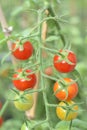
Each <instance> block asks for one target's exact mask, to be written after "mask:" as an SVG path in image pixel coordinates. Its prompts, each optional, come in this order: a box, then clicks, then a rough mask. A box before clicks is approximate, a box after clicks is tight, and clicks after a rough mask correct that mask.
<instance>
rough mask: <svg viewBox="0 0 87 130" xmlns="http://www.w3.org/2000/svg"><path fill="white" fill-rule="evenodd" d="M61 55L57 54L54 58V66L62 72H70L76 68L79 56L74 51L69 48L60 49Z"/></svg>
mask: <svg viewBox="0 0 87 130" xmlns="http://www.w3.org/2000/svg"><path fill="white" fill-rule="evenodd" d="M59 52H60V53H61V54H63V56H61V55H55V56H54V59H53V63H54V67H55V68H56V70H57V71H59V72H61V73H68V72H71V71H73V70H74V68H75V66H76V63H77V58H76V55H75V53H74V52H72V51H69V50H60V51H59Z"/></svg>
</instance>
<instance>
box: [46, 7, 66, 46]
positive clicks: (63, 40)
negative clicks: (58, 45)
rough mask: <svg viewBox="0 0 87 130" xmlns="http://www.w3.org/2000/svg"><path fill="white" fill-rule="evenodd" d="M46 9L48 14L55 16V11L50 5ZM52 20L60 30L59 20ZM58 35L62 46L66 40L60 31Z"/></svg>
mask: <svg viewBox="0 0 87 130" xmlns="http://www.w3.org/2000/svg"><path fill="white" fill-rule="evenodd" d="M48 11H49V12H50V14H51V16H52V17H55V16H56V15H55V13H54V10H53V9H52V7H51V6H49V7H48ZM54 22H55V24H56V26H57V28H58V30H59V31H61V26H60V24H59V22H58V21H54ZM60 37H61V40H62V42H63V44H64V46H65V44H66V41H65V37H64V35H62V34H61V33H60Z"/></svg>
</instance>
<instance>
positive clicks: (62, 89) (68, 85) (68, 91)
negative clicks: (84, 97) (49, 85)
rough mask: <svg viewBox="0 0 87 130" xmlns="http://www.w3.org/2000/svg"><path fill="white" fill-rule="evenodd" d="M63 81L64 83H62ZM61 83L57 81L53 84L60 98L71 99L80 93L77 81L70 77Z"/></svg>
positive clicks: (56, 94)
mask: <svg viewBox="0 0 87 130" xmlns="http://www.w3.org/2000/svg"><path fill="white" fill-rule="evenodd" d="M62 83H64V84H63V85H62ZM62 83H61V81H60V82H56V83H55V84H54V86H53V90H54V93H55V96H56V97H57V98H58V99H59V100H71V99H73V98H75V97H76V95H77V94H78V85H77V83H76V82H75V81H74V80H72V79H70V78H64V81H63V82H62Z"/></svg>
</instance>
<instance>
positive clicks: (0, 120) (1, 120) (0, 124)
mask: <svg viewBox="0 0 87 130" xmlns="http://www.w3.org/2000/svg"><path fill="white" fill-rule="evenodd" d="M2 124H3V118H2V117H0V127H1V126H2Z"/></svg>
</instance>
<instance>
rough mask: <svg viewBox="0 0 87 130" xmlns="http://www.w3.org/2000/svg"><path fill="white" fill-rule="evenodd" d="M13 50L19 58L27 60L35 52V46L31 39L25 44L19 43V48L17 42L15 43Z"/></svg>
mask: <svg viewBox="0 0 87 130" xmlns="http://www.w3.org/2000/svg"><path fill="white" fill-rule="evenodd" d="M21 46H22V48H21ZM12 50H13V52H12V54H13V55H14V56H15V57H16V58H17V59H19V60H27V59H28V58H30V57H31V56H32V54H33V46H32V44H31V43H30V42H29V41H26V42H24V44H23V45H19V46H18V47H17V48H16V43H13V44H12Z"/></svg>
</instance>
